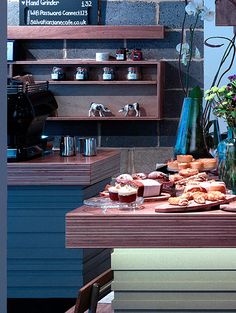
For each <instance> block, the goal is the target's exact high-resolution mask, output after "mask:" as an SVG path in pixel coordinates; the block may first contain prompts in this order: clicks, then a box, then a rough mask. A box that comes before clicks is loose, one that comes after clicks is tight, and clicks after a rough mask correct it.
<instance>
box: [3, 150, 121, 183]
mask: <svg viewBox="0 0 236 313" xmlns="http://www.w3.org/2000/svg"><path fill="white" fill-rule="evenodd" d="M7 170H8V185H9V186H11V185H14V186H25V185H84V186H86V185H92V184H95V183H97V182H99V181H102V180H103V179H106V178H108V177H111V176H112V175H114V174H116V173H118V172H119V170H120V153H119V151H118V150H111V149H110V150H108V149H104V150H99V151H98V154H97V156H93V157H84V156H82V155H78V154H77V155H76V156H74V157H61V156H60V155H59V152H58V151H56V152H53V153H52V154H50V155H45V156H43V157H40V158H37V159H33V160H29V161H25V162H14V163H8V164H7Z"/></svg>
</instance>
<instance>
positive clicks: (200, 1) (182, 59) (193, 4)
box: [176, 0, 214, 96]
mask: <svg viewBox="0 0 236 313" xmlns="http://www.w3.org/2000/svg"><path fill="white" fill-rule="evenodd" d="M188 16H189V17H191V16H193V17H194V19H193V23H191V24H190V27H189V31H190V36H189V43H187V42H185V22H186V18H188ZM213 18H214V12H213V11H211V10H210V9H208V8H207V7H205V6H204V0H190V1H188V4H187V5H186V6H185V15H184V19H183V24H182V31H181V43H180V44H178V45H177V46H176V50H177V52H178V54H179V77H180V83H181V86H182V89H183V92H184V94H185V96H188V92H189V72H190V67H191V62H192V59H193V58H196V59H199V58H201V55H200V51H199V49H198V48H197V47H194V33H195V29H196V27H197V25H198V21H199V19H201V20H206V21H211V20H212V19H213ZM181 63H182V64H183V65H184V66H186V67H187V69H186V71H182V70H181ZM184 80H185V82H184Z"/></svg>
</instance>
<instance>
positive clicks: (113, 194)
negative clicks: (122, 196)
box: [108, 184, 121, 201]
mask: <svg viewBox="0 0 236 313" xmlns="http://www.w3.org/2000/svg"><path fill="white" fill-rule="evenodd" d="M120 188H121V187H120V185H119V184H117V185H115V186H111V187H109V188H108V193H109V198H110V199H111V200H112V201H119V197H118V191H119V189H120Z"/></svg>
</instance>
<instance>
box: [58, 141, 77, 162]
mask: <svg viewBox="0 0 236 313" xmlns="http://www.w3.org/2000/svg"><path fill="white" fill-rule="evenodd" d="M60 155H61V156H64V157H68V156H74V155H76V138H75V137H73V136H62V137H61V141H60Z"/></svg>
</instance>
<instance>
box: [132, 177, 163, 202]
mask: <svg viewBox="0 0 236 313" xmlns="http://www.w3.org/2000/svg"><path fill="white" fill-rule="evenodd" d="M132 186H135V187H136V188H138V197H144V198H145V197H154V196H159V195H160V194H161V187H162V184H161V183H159V182H158V181H157V180H154V179H149V178H148V179H143V180H142V179H140V180H138V179H137V180H134V181H133V182H132Z"/></svg>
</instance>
